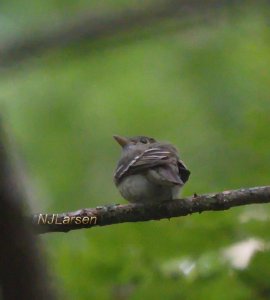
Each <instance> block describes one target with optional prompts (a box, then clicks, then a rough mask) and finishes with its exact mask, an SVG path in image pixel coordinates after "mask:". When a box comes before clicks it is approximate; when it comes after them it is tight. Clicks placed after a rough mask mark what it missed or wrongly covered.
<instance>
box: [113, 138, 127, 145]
mask: <svg viewBox="0 0 270 300" xmlns="http://www.w3.org/2000/svg"><path fill="white" fill-rule="evenodd" d="M113 138H114V139H115V140H116V142H117V143H118V144H119V145H120V146H122V147H124V146H126V145H127V144H128V143H129V140H128V138H126V137H124V136H119V135H114V136H113Z"/></svg>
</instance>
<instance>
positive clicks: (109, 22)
mask: <svg viewBox="0 0 270 300" xmlns="http://www.w3.org/2000/svg"><path fill="white" fill-rule="evenodd" d="M234 2H235V1H228V0H227V1H225V0H211V1H200V0H170V1H158V2H157V1H153V4H152V5H148V6H143V7H141V8H140V9H138V8H137V9H135V8H133V9H129V10H125V11H122V12H120V13H111V14H105V15H100V16H93V14H88V15H86V14H84V15H82V16H78V18H77V19H76V20H73V21H70V22H69V23H65V24H62V25H61V26H59V27H58V28H51V27H49V26H48V28H44V30H43V31H42V32H40V33H39V35H37V34H31V35H29V36H21V37H20V38H18V39H15V40H12V39H11V40H9V41H7V42H6V43H5V42H2V43H1V45H0V66H9V65H13V64H15V63H17V62H18V61H22V60H24V59H26V58H28V57H33V56H35V57H36V56H38V55H39V54H40V53H42V52H44V51H46V50H48V49H56V48H63V47H66V46H70V45H74V44H76V43H78V42H83V41H87V42H89V41H91V42H95V41H97V40H99V39H101V38H104V37H108V36H109V37H112V36H115V35H118V34H119V33H126V32H129V33H130V32H131V31H132V30H134V29H142V28H147V29H148V28H156V25H157V23H159V22H160V21H162V20H165V19H169V18H172V17H173V18H175V17H177V18H178V19H185V20H187V17H189V18H190V17H194V16H199V17H209V13H210V12H212V11H215V13H214V14H212V16H211V17H212V18H213V17H214V16H215V15H216V14H217V10H219V9H222V8H224V7H230V6H231V5H232V4H233V3H234ZM236 2H237V4H240V3H241V2H242V1H236ZM48 25H49V24H48ZM158 31H159V32H160V30H158Z"/></svg>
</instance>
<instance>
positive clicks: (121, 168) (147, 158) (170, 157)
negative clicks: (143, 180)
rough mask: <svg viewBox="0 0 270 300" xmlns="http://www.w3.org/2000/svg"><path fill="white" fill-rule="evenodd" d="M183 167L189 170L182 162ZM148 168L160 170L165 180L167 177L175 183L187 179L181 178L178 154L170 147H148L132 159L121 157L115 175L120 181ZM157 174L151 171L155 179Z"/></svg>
mask: <svg viewBox="0 0 270 300" xmlns="http://www.w3.org/2000/svg"><path fill="white" fill-rule="evenodd" d="M170 165H171V166H175V168H174V167H172V168H171V167H170ZM158 166H160V168H156V167H158ZM161 166H162V167H161ZM181 168H182V169H183V170H184V169H185V170H187V169H186V168H185V166H184V165H183V164H181ZM148 169H149V170H150V169H151V170H155V169H156V171H158V172H159V173H160V175H161V176H162V178H163V180H165V178H166V179H167V181H169V182H170V183H173V184H180V185H183V184H184V182H185V181H186V180H187V179H186V180H185V181H184V180H183V179H182V178H181V173H180V168H179V160H178V156H177V155H176V154H175V153H174V151H171V149H170V148H168V147H167V148H165V147H164V148H163V147H153V148H148V149H145V150H144V151H141V152H140V153H138V154H137V155H134V156H133V158H132V159H130V160H127V159H125V158H123V159H121V160H120V161H119V164H118V166H117V169H116V171H115V175H114V177H115V180H116V182H118V181H119V180H121V178H122V177H123V176H125V175H131V174H136V173H138V172H141V171H144V170H148ZM187 171H188V170H187ZM181 172H182V170H181ZM188 172H189V171H188ZM156 175H158V174H155V172H150V173H149V176H150V177H151V179H153V180H154V181H155V180H156V179H157V177H156ZM185 178H186V176H185ZM149 179H150V178H149Z"/></svg>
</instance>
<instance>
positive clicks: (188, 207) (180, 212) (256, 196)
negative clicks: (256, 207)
mask: <svg viewBox="0 0 270 300" xmlns="http://www.w3.org/2000/svg"><path fill="white" fill-rule="evenodd" d="M269 202H270V186H265V187H254V188H247V189H240V190H233V191H224V192H221V193H217V194H210V195H200V196H194V197H189V198H185V199H179V200H172V201H167V202H163V203H157V204H155V205H147V206H146V205H140V204H126V205H119V204H118V205H107V206H100V207H96V208H87V209H80V210H78V211H75V212H67V213H61V214H35V215H33V218H32V223H33V226H34V229H35V231H36V232H37V233H47V232H68V231H70V230H75V229H81V228H91V227H94V226H105V225H112V224H118V223H124V222H139V221H149V220H160V219H169V218H172V217H181V216H186V215H189V214H193V213H198V212H199V213H200V212H203V211H215V210H226V209H229V208H231V207H234V206H241V205H247V204H256V203H269Z"/></svg>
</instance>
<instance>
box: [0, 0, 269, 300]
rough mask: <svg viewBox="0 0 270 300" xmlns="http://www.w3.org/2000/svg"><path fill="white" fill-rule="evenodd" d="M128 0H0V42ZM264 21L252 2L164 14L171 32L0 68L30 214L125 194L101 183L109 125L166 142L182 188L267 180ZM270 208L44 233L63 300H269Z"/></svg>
mask: <svg viewBox="0 0 270 300" xmlns="http://www.w3.org/2000/svg"><path fill="white" fill-rule="evenodd" d="M134 3H135V2H129V1H111V0H107V1H103V3H102V5H101V4H100V3H99V1H92V2H91V3H89V2H88V1H76V2H74V1H62V0H58V1H46V2H43V3H42V4H41V3H39V1H31V0H24V1H11V0H9V1H7V0H5V1H2V3H1V13H0V24H1V29H0V38H1V41H2V42H1V43H5V41H7V40H8V39H10V38H11V37H12V38H16V37H22V36H23V34H25V33H28V32H32V31H33V32H38V31H39V30H41V29H43V28H44V27H46V25H48V24H50V26H51V27H53V26H57V25H59V24H61V22H62V21H64V20H67V19H68V18H69V17H74V15H75V16H76V14H77V13H79V12H80V11H86V10H89V11H92V12H95V11H98V12H99V13H100V12H101V13H102V11H106V12H108V11H120V10H121V9H123V8H127V7H130V6H132V5H134ZM136 4H137V5H144V4H145V2H142V1H140V2H136ZM268 17H269V13H268V7H259V6H258V7H256V9H254V7H252V8H251V7H246V8H244V9H241V10H239V11H237V12H236V11H230V12H229V13H228V12H227V15H226V16H225V17H223V18H222V17H220V19H219V20H218V21H217V20H215V21H213V22H211V21H210V22H199V21H196V19H192V22H190V23H191V24H189V25H190V26H182V24H181V23H180V24H178V23H177V21H175V20H174V21H173V22H176V24H175V25H174V26H172V27H173V28H174V29H173V30H170V28H171V27H170V26H167V25H168V24H167V23H166V22H163V23H162V24H161V27H162V26H164V28H165V32H164V31H162V34H158V32H154V33H153V34H152V33H151V31H149V32H148V33H147V34H144V35H143V36H142V37H140V33H138V35H135V36H134V37H133V38H132V37H131V38H129V39H122V40H121V39H120V40H117V41H116V43H115V44H116V45H110V44H111V43H113V42H110V41H108V40H107V41H106V42H105V43H104V41H103V40H100V41H99V42H96V43H95V44H94V45H93V44H90V42H89V45H87V43H86V45H85V44H84V45H83V46H80V44H79V43H78V45H75V46H73V47H72V48H66V49H59V50H57V51H47V52H46V53H43V54H39V55H37V56H36V57H35V59H28V60H25V61H24V62H23V63H21V64H18V65H16V64H15V66H12V68H10V69H4V70H2V74H1V77H0V101H1V103H2V106H1V107H2V109H1V110H2V114H3V115H4V120H5V123H6V126H8V127H9V131H10V132H11V134H12V139H13V140H14V142H15V145H16V150H17V152H18V153H19V155H20V157H21V158H22V160H23V161H24V165H25V167H26V169H27V173H28V177H29V180H28V181H29V184H30V189H31V190H32V192H33V194H34V198H33V199H34V200H33V201H32V202H33V203H31V205H32V210H33V211H34V212H40V211H44V212H61V211H72V210H76V209H79V208H83V207H95V206H97V205H103V204H109V203H125V200H123V199H121V197H120V196H119V194H118V192H117V190H116V188H115V187H114V184H113V181H112V174H113V171H114V168H115V165H116V162H117V159H118V158H119V155H120V148H119V146H118V145H117V144H116V143H115V141H114V140H113V139H112V135H113V134H119V135H127V136H132V135H140V134H143V135H149V136H153V137H155V138H156V139H159V140H165V141H170V142H172V143H173V144H175V145H177V146H178V148H179V149H180V153H181V157H182V158H183V160H184V161H185V162H186V164H187V166H188V167H189V169H190V170H191V177H190V181H189V182H188V184H187V185H186V187H185V189H184V191H183V196H188V195H192V194H193V193H195V192H196V193H198V194H201V193H208V192H216V191H222V190H227V189H236V188H242V187H251V186H260V185H268V184H269V170H270V157H269V149H270V138H269V128H270V99H269V95H270V31H269V24H268V22H269V21H268ZM210 19H211V16H210ZM171 22H172V21H170V20H168V23H170V24H171ZM116 39H117V38H116ZM82 48H84V51H81V50H82ZM88 48H89V49H90V48H91V51H90V50H89V51H88ZM269 212H270V209H269V205H257V206H255V205H254V206H248V207H240V208H234V209H232V210H230V211H224V212H213V213H203V214H200V215H199V214H198V215H192V216H188V217H184V218H175V219H171V220H170V221H168V220H162V221H151V222H144V223H126V224H121V225H113V226H108V227H103V228H94V229H89V230H79V231H74V232H70V233H68V234H63V233H59V234H58V233H56V234H48V235H44V236H42V237H41V239H42V242H43V245H44V248H45V250H46V253H47V260H48V265H49V268H50V270H51V273H52V274H53V277H54V281H55V284H56V285H57V289H58V292H59V293H60V295H61V297H60V298H62V299H82V300H83V299H143V298H144V299H189V300H193V299H194V300H195V299H219V300H222V299H243V300H244V299H245V300H247V299H269V298H270V283H269V277H270V250H269V226H270V219H269Z"/></svg>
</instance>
